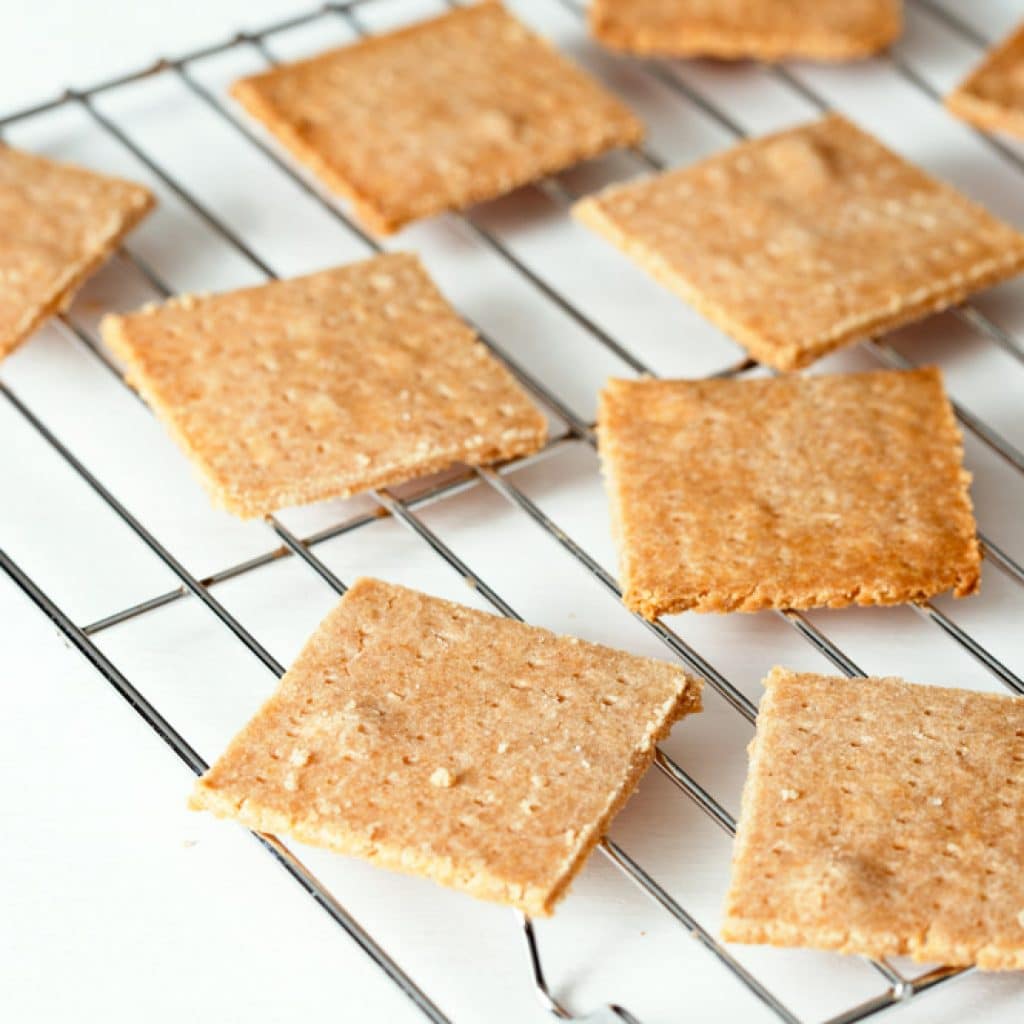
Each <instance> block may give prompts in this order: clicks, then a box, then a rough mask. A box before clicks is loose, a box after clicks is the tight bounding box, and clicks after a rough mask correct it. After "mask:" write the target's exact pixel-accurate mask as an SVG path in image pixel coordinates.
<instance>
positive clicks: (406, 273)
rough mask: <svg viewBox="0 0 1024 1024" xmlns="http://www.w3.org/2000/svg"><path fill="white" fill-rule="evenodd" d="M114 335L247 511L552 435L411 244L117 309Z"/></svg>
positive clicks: (228, 493) (230, 499) (235, 508)
mask: <svg viewBox="0 0 1024 1024" xmlns="http://www.w3.org/2000/svg"><path fill="white" fill-rule="evenodd" d="M103 337H104V340H105V341H106V342H107V344H108V345H109V346H110V347H111V348H112V349H113V351H114V352H115V353H116V354H117V355H119V356H120V357H121V358H122V359H123V360H124V361H125V363H126V364H127V379H128V381H129V382H130V383H131V384H132V385H133V386H134V387H136V388H137V389H138V390H139V392H140V393H141V394H142V395H143V397H144V398H145V399H146V401H147V402H148V403H149V404H150V405H151V406H152V407H153V409H154V410H155V412H156V413H157V415H158V416H159V417H160V418H161V419H162V420H163V422H164V423H165V424H166V425H167V427H168V428H169V429H170V431H171V432H172V434H173V435H174V437H175V439H176V440H177V441H178V443H179V444H180V445H181V447H182V448H183V449H184V450H185V453H186V454H187V455H188V456H189V458H190V459H192V461H193V462H194V464H195V465H196V467H197V468H198V470H199V472H200V474H201V476H202V478H203V480H204V482H205V484H206V486H207V488H208V489H209V491H210V493H211V495H212V497H213V499H214V501H215V502H216V503H217V504H218V505H220V506H222V507H223V508H226V509H228V510H230V511H231V512H234V513H236V514H237V515H240V516H256V515H262V514H265V513H268V512H272V511H274V510H276V509H279V508H282V507H284V506H287V505H299V504H306V503H308V502H312V501H319V500H321V499H324V498H330V497H347V496H348V495H351V494H355V493H357V492H359V491H365V490H369V489H370V488H374V487H383V486H387V485H390V484H395V483H399V482H401V481H403V480H408V479H411V478H413V477H417V476H423V475H426V474H428V473H432V472H435V471H438V470H441V469H445V468H447V467H449V466H451V465H452V464H454V463H457V462H464V463H468V464H472V465H477V464H481V463H486V462H493V461H496V460H499V459H508V458H514V457H516V456H520V455H527V454H529V453H531V452H534V451H536V450H537V449H538V448H540V447H541V446H542V445H543V444H544V440H545V436H546V433H547V427H546V422H545V419H544V416H543V415H542V414H541V413H540V411H539V410H538V409H537V408H536V407H535V406H534V405H533V404H532V403H531V402H530V400H529V399H528V398H527V397H526V395H525V393H524V392H523V391H522V389H521V388H520V387H519V385H518V384H517V383H516V382H515V380H514V378H513V377H512V375H511V374H510V373H509V372H508V371H507V370H506V369H505V368H504V367H503V366H502V365H501V364H500V363H499V362H498V361H497V360H496V359H494V358H493V357H492V356H491V355H490V354H489V353H488V352H487V350H486V348H485V347H484V346H483V344H481V343H480V342H479V341H478V340H477V337H476V334H475V333H474V332H473V330H472V329H471V328H470V327H469V326H467V325H466V324H465V323H463V321H462V320H460V319H459V317H458V315H457V314H456V313H455V311H454V310H453V309H452V308H451V306H449V305H448V303H447V302H446V301H445V299H444V297H443V296H442V295H441V293H440V292H439V291H438V290H437V288H436V286H435V285H434V283H433V282H432V281H431V279H430V278H429V277H428V275H427V273H426V271H425V270H424V269H423V267H422V265H421V264H420V262H419V260H418V259H417V258H416V257H415V256H413V255H410V254H406V253H396V254H391V255H386V256H378V257H376V258H374V259H370V260H366V261H364V262H361V263H354V264H350V265H348V266H344V267H337V268H334V269H331V270H325V271H321V272H320V273H317V274H311V275H309V276H307V277H300V278H295V279H292V280H288V281H276V282H272V283H270V284H266V285H261V286H259V287H256V288H246V289H243V290H242V291H236V292H229V293H226V294H222V295H214V296H208V297H200V298H197V297H194V296H183V297H180V298H177V299H172V300H171V301H170V302H168V303H167V304H165V305H162V306H157V307H153V308H149V309H146V310H143V311H140V312H138V313H133V314H130V315H128V316H115V317H107V318H106V319H105V320H104V321H103Z"/></svg>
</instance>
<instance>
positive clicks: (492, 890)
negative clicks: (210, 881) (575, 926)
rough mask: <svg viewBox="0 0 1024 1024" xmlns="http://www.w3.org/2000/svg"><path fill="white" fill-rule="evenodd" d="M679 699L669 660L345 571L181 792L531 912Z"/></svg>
mask: <svg viewBox="0 0 1024 1024" xmlns="http://www.w3.org/2000/svg"><path fill="white" fill-rule="evenodd" d="M698 710H700V683H699V682H698V681H696V680H694V679H692V678H690V677H689V676H687V675H686V673H685V672H683V671H682V669H679V668H676V667H675V666H672V665H668V664H664V663H662V662H658V661H653V660H651V659H649V658H641V657H637V656H635V655H632V654H626V653H624V652H622V651H616V650H612V649H610V648H607V647H601V646H598V645H597V644H591V643H586V642H584V641H582V640H577V639H576V638H574V637H564V636H556V635H555V634H554V633H549V632H548V631H547V630H545V629H539V628H536V627H534V626H527V625H524V624H522V623H519V622H514V621H511V620H509V619H500V618H497V617H495V616H493V615H487V614H485V613H483V612H478V611H474V610H472V609H470V608H465V607H463V606H462V605H458V604H453V603H451V602H449V601H442V600H440V599H439V598H435V597H430V596H427V595H426V594H421V593H418V592H416V591H413V590H407V589H405V588H404V587H399V586H395V585H393V584H389V583H384V582H381V581H380V580H374V579H361V580H358V581H357V582H356V583H355V584H353V586H352V588H351V589H350V590H349V591H348V592H347V593H346V595H345V596H344V598H343V599H342V601H341V603H340V604H339V605H338V606H337V607H336V608H335V610H334V611H333V612H331V614H330V615H328V617H327V618H326V619H325V620H324V622H323V623H322V624H321V625H320V627H319V628H318V629H317V631H316V632H315V633H314V634H313V636H312V637H311V638H310V639H309V641H308V642H307V644H306V646H305V648H304V649H303V651H302V653H301V654H300V655H299V657H298V659H297V660H296V662H295V664H294V665H293V666H292V667H291V669H290V670H289V671H288V673H287V674H286V675H285V677H284V678H283V679H282V681H281V685H280V688H279V689H278V690H277V692H276V693H275V694H274V696H272V697H271V698H270V700H269V701H267V703H266V704H264V706H263V707H262V709H261V710H260V711H259V712H258V713H257V714H256V716H255V717H254V718H253V719H252V720H251V721H250V722H249V723H248V725H246V726H245V727H244V728H243V729H242V731H241V732H240V733H239V734H238V736H236V737H235V739H234V740H232V742H231V744H230V745H229V746H228V748H227V750H226V751H225V753H224V754H223V756H222V757H221V758H220V759H219V760H218V761H217V763H216V764H215V765H214V766H213V767H212V768H211V769H210V770H209V771H208V772H207V773H206V774H205V775H204V776H203V777H202V778H201V779H200V780H199V782H198V783H197V785H196V789H195V791H194V795H193V798H192V804H193V806H194V807H196V808H205V809H207V810H210V811H213V812H214V813H215V814H218V815H220V816H222V817H229V818H234V819H236V820H238V821H240V822H242V823H243V824H245V825H247V826H248V827H249V828H253V829H256V830H258V831H263V832H273V833H275V834H279V835H284V834H287V835H291V836H294V837H295V838H296V839H299V840H301V841H303V842H308V843H313V844H315V845H318V846H325V847H328V848H330V849H332V850H336V851H337V852H339V853H346V854H352V855H355V856H359V857H364V858H366V859H367V860H370V861H372V862H373V863H376V864H379V865H380V866H382V867H387V868H391V869H393V870H398V871H405V872H409V873H411V874H416V875H422V876H425V877H427V878H431V879H433V880H434V881H436V882H440V883H441V884H443V885H448V886H451V887H453V888H456V889H461V890H463V891H464V892H468V893H471V894H472V895H474V896H477V897H480V898H481V899H488V900H495V901H497V902H499V903H507V904H511V905H512V906H515V907H518V908H519V909H520V910H523V911H524V912H526V913H528V914H531V915H546V914H550V913H551V911H552V909H553V907H554V905H555V903H556V902H557V901H558V900H559V899H560V898H561V896H562V895H564V893H565V891H566V889H567V887H568V885H569V883H570V882H571V881H572V879H573V877H574V876H575V875H576V873H577V872H578V871H579V869H580V868H581V866H582V865H583V862H584V860H585V859H586V857H587V854H588V853H589V852H590V850H591V849H592V848H593V847H594V845H595V844H596V843H597V842H598V840H599V839H600V838H601V836H602V835H603V833H604V831H605V829H606V828H607V826H608V824H609V822H610V821H611V819H612V817H613V815H614V814H615V813H616V812H617V811H618V809H619V808H620V807H621V805H622V804H623V803H625V801H626V799H627V798H628V796H629V794H630V793H631V792H632V790H633V789H634V787H635V786H636V783H637V781H638V779H639V778H640V776H641V775H642V774H643V772H644V771H645V770H646V768H647V766H648V765H649V764H650V762H651V759H652V758H653V756H654V751H655V744H656V743H657V742H658V740H659V739H660V738H661V737H662V736H664V735H665V734H666V733H667V732H668V730H669V729H670V728H671V725H672V723H673V722H674V721H676V720H677V719H678V718H681V717H682V716H683V715H686V714H690V713H692V712H695V711H698Z"/></svg>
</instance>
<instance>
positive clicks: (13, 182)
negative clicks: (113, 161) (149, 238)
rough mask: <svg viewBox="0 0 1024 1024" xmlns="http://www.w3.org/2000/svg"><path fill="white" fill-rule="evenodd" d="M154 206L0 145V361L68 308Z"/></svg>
mask: <svg viewBox="0 0 1024 1024" xmlns="http://www.w3.org/2000/svg"><path fill="white" fill-rule="evenodd" d="M153 204H154V199H153V195H152V193H150V192H149V190H148V189H145V188H143V187H142V186H141V185H136V184H134V183H133V182H130V181H122V180H120V179H119V178H111V177H108V176H107V175H104V174H97V173H96V172H95V171H88V170H86V169H85V168H83V167H76V166H74V165H73V164H65V163H56V162H54V161H53V160H48V159H46V158H45V157H41V156H36V155H34V154H32V153H26V152H24V151H22V150H18V149H14V148H12V147H10V146H5V145H3V144H2V143H0V358H3V357H4V356H6V355H9V354H10V353H11V352H13V351H14V349H16V348H17V347H18V346H19V345H20V344H21V343H22V342H23V341H25V340H26V339H27V338H28V337H29V335H31V334H32V333H33V332H34V331H35V330H36V329H37V328H38V327H40V326H41V325H42V324H43V323H44V322H45V321H46V320H48V319H49V318H50V317H51V316H54V315H56V314H57V313H60V312H61V311H62V310H64V309H66V308H67V307H68V306H69V305H70V303H71V300H72V298H73V297H74V294H75V292H76V291H77V290H78V288H79V286H80V285H81V284H82V283H83V281H85V279H86V278H87V277H88V276H89V275H90V274H91V273H93V271H95V270H96V268H97V267H99V265H100V264H101V263H103V261H104V260H106V258H107V257H108V256H109V255H110V254H111V252H113V250H114V249H115V248H116V247H117V245H118V243H119V242H120V241H121V239H122V238H124V236H125V235H126V234H127V233H128V232H129V231H130V230H131V229H132V228H133V227H134V226H135V225H136V224H137V223H138V222H139V221H140V220H141V219H142V218H143V217H144V216H145V215H146V214H147V213H148V212H149V211H150V209H152V207H153Z"/></svg>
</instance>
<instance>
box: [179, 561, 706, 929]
mask: <svg viewBox="0 0 1024 1024" xmlns="http://www.w3.org/2000/svg"><path fill="white" fill-rule="evenodd" d="M372 582H376V581H374V580H373V579H372V578H370V577H359V578H357V579H356V580H354V581H353V583H352V585H351V586H350V587H349V589H348V590H347V591H346V593H345V595H343V597H342V599H341V601H339V603H338V605H336V606H335V608H334V609H332V611H331V612H329V613H328V615H327V616H326V617H325V619H324V620H323V622H321V623H320V625H319V626H318V627H317V628H316V630H314V632H313V633H312V634H311V636H310V637H309V639H308V640H307V641H306V643H305V645H304V646H303V650H302V652H300V654H299V656H298V658H297V659H296V661H299V660H301V658H302V657H303V655H304V654H305V652H306V650H307V648H309V647H311V646H312V645H313V643H314V641H315V640H316V639H317V638H318V635H319V633H320V630H321V629H322V628H323V626H324V625H325V624H326V623H327V622H328V621H329V620H330V619H331V618H332V617H333V616H334V615H335V614H336V612H337V610H338V608H340V607H341V606H342V604H344V602H345V600H346V598H347V597H348V595H349V594H352V593H354V592H355V593H358V591H359V589H360V588H361V586H362V585H365V584H366V583H372ZM446 603H448V604H454V603H455V602H446ZM492 617H493V618H496V619H499V621H500V617H499V616H492ZM531 628H532V629H537V630H539V631H541V632H543V633H547V634H548V635H549V636H554V637H556V638H557V639H560V640H562V639H572V638H569V637H566V636H564V635H561V634H556V633H553V632H552V631H551V630H547V629H544V628H543V627H538V626H532V627H531ZM590 646H593V647H600V646H601V645H599V644H590ZM647 660H651V659H647ZM672 667H673V668H676V666H672ZM290 671H291V670H290V669H289V672H290ZM676 671H677V673H678V674H679V677H680V680H681V686H680V687H679V689H678V690H677V691H676V693H675V695H674V696H673V697H672V698H670V699H669V700H668V701H666V702H665V704H663V705H662V707H661V710H660V714H657V715H656V716H655V718H654V720H653V721H651V722H649V723H648V728H647V731H646V733H645V734H644V736H643V738H642V740H641V742H640V744H639V745H637V746H636V747H635V748H634V750H633V756H632V758H631V760H630V764H629V766H628V768H627V770H626V773H625V776H624V777H623V779H622V781H621V782H620V783H619V785H618V787H617V788H616V789H615V790H614V791H613V793H612V794H611V796H610V797H609V799H608V801H607V803H606V804H605V807H604V809H603V810H602V811H601V813H600V815H599V816H598V818H597V820H596V821H595V822H594V823H593V824H592V825H591V826H590V827H589V828H586V829H583V830H582V831H581V832H580V835H579V837H578V838H577V841H576V843H575V844H574V846H573V848H572V849H571V851H570V852H569V854H568V855H567V858H566V859H565V860H564V861H563V867H562V871H561V873H560V875H559V876H558V878H557V879H556V880H555V882H554V883H553V884H552V886H551V887H549V888H544V887H541V886H535V885H527V886H525V887H524V888H523V890H522V892H518V891H517V890H518V888H519V887H518V886H513V885H511V884H510V883H509V882H508V881H507V880H505V879H503V878H501V877H500V876H497V875H494V874H492V873H491V872H489V871H488V870H486V869H481V868H479V867H477V868H475V869H474V868H473V867H471V866H469V865H465V866H463V867H462V868H461V870H460V869H457V868H456V866H455V864H454V863H453V862H452V860H451V858H447V857H445V858H439V857H430V856H426V855H417V856H415V857H410V856H409V850H408V849H407V848H406V847H404V846H394V847H393V846H390V845H388V844H387V843H383V844H378V843H375V842H374V841H373V840H372V839H371V838H369V837H366V836H363V835H361V834H359V833H357V832H354V831H350V830H346V829H334V828H330V827H328V828H319V829H316V828H306V827H304V826H302V825H301V824H299V825H298V827H296V824H295V823H293V822H291V821H289V819H288V818H287V816H286V815H283V814H280V813H277V812H272V811H266V810H260V809H258V808H252V807H251V806H249V803H248V801H247V800H246V799H245V798H243V799H242V800H241V802H240V803H239V802H236V800H234V799H232V798H230V797H227V796H226V795H224V794H222V793H220V792H219V791H217V790H212V789H209V788H208V787H207V786H206V785H205V784H204V778H205V776H200V777H199V778H198V779H197V780H196V782H195V785H194V787H193V790H192V793H191V795H190V796H189V798H188V807H189V809H190V810H194V811H201V810H205V811H209V812H211V813H212V814H213V815H215V816H216V817H218V818H225V819H231V820H233V821H237V822H240V823H241V824H243V825H245V826H246V827H247V828H249V829H251V830H252V831H254V832H265V833H270V834H272V835H273V834H286V835H289V836H292V837H294V838H295V839H297V840H299V841H300V842H305V843H310V844H311V845H314V846H319V847H323V848H326V849H329V850H332V851H334V852H335V853H340V854H345V855H348V856H356V857H360V858H362V859H364V860H367V861H369V862H370V863H372V864H374V865H375V866H379V867H382V868H387V869H389V870H392V871H396V872H399V873H402V874H408V875H414V876H416V877H418V878H426V879H429V880H430V881H433V882H436V883H438V884H440V885H443V886H448V887H457V888H458V889H459V891H462V892H466V893H468V894H469V895H472V896H475V897H477V898H478V899H485V900H489V901H491V902H495V903H500V904H504V905H507V906H512V907H516V908H517V909H519V910H522V911H523V912H524V913H526V914H528V915H529V916H531V917H550V916H551V915H552V913H553V912H554V908H555V906H556V904H557V903H558V902H559V901H560V900H561V899H562V897H563V896H564V895H565V894H566V892H567V891H568V889H569V886H570V885H571V883H572V882H573V880H574V878H575V877H576V875H577V874H578V873H579V871H580V870H581V869H582V867H583V864H584V863H585V861H586V860H587V858H588V856H589V855H590V853H591V852H592V851H593V849H594V847H595V846H597V844H598V843H599V842H600V841H601V838H602V837H603V836H604V834H605V832H606V831H607V827H608V825H609V824H610V823H611V821H612V819H613V818H614V817H615V815H616V814H618V812H619V811H620V810H621V809H622V807H623V806H624V805H625V803H626V801H627V800H628V799H629V797H630V796H631V795H632V794H633V791H634V790H635V789H636V787H637V785H638V783H639V781H640V778H641V777H642V776H643V775H644V773H645V772H646V771H647V769H648V768H649V767H650V765H651V762H652V761H653V760H654V756H655V754H656V748H657V745H658V743H659V742H660V741H661V740H662V739H664V738H665V737H666V736H667V735H668V734H669V732H671V730H672V727H673V725H675V723H676V722H678V721H679V720H680V719H682V718H685V717H686V716H688V715H691V714H697V713H699V712H700V711H702V710H703V705H702V701H701V691H702V689H703V685H704V684H703V681H702V680H701V679H699V678H698V677H696V676H693V675H691V674H690V673H688V672H686V671H685V670H684V669H682V668H676ZM287 675H288V673H286V674H285V676H283V677H282V679H281V682H280V683H279V684H278V687H277V688H276V689H275V692H274V694H272V695H271V696H270V697H268V698H267V700H265V701H264V702H263V704H261V705H260V708H259V709H258V710H257V711H256V712H255V714H254V715H252V716H251V718H250V719H249V721H251V720H252V719H253V718H256V717H258V716H259V715H261V714H262V713H263V711H264V709H265V708H266V707H268V706H269V705H270V704H271V703H272V702H273V700H274V699H275V697H276V695H277V692H278V691H279V690H280V687H281V686H282V685H283V684H284V681H285V679H286V678H287ZM231 743H232V744H233V743H234V739H232V741H231ZM230 745H231V744H229V747H228V748H226V749H230Z"/></svg>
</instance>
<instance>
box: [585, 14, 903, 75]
mask: <svg viewBox="0 0 1024 1024" xmlns="http://www.w3.org/2000/svg"><path fill="white" fill-rule="evenodd" d="M902 8H903V5H902V3H900V0H713V2H711V3H709V2H708V0H593V3H591V5H590V29H591V32H592V34H593V35H594V37H595V38H596V39H598V40H599V41H600V42H602V43H604V44H605V45H606V46H609V47H611V48H613V49H616V50H627V51H629V52H632V53H641V54H656V55H661V56H666V57H690V56H707V57H718V58H722V59H727V60H739V59H743V58H748V57H753V58H757V59H759V60H783V59H785V58H787V57H803V58H809V59H811V60H828V61H840V60H853V59H856V58H858V57H867V56H869V55H870V54H872V53H877V52H878V51H879V50H882V49H884V48H885V47H886V46H888V45H889V43H891V42H892V41H893V40H894V39H895V38H896V37H897V36H898V35H899V34H900V31H901V30H902V27H903V25H902V22H903V9H902Z"/></svg>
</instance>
